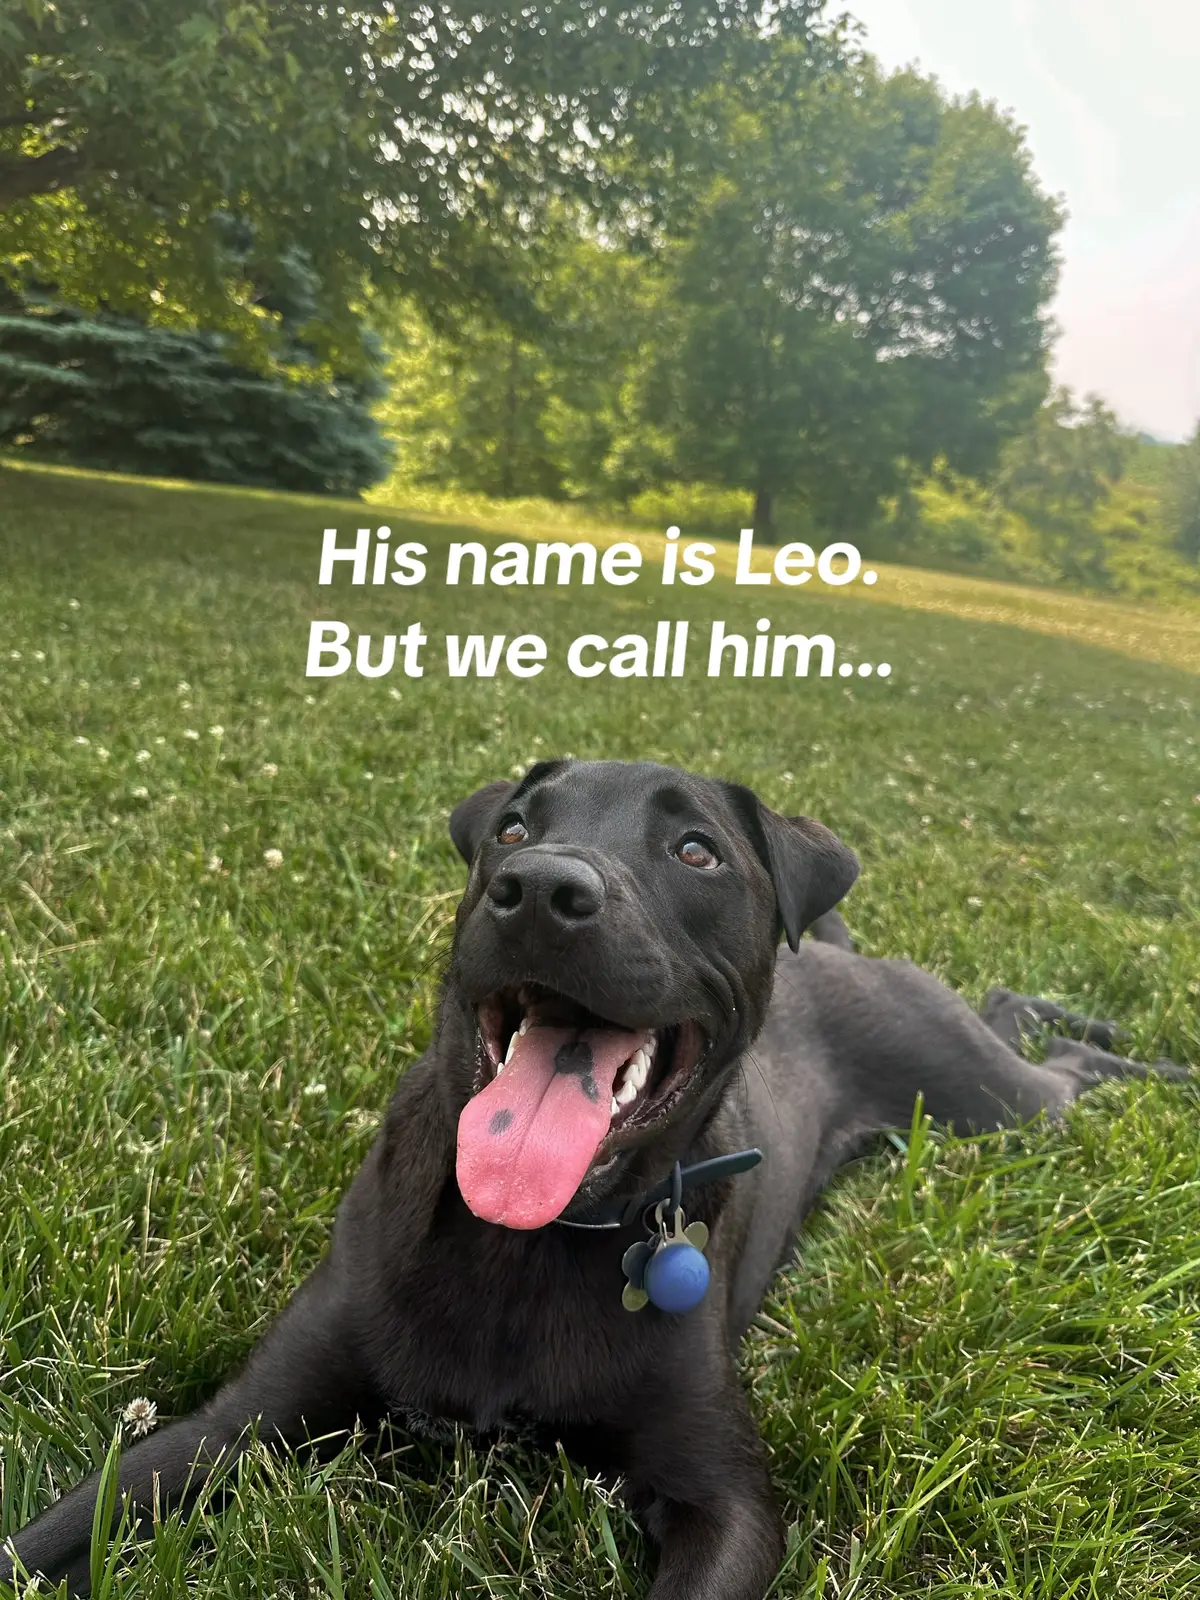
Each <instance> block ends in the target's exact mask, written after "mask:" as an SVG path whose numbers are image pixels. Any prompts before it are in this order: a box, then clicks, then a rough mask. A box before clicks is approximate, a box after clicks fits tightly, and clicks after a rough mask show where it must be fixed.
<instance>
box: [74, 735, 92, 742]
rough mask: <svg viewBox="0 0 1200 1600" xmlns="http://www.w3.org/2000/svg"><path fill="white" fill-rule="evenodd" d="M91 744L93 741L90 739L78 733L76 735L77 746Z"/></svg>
mask: <svg viewBox="0 0 1200 1600" xmlns="http://www.w3.org/2000/svg"><path fill="white" fill-rule="evenodd" d="M91 742H92V741H91V740H90V739H85V738H84V736H83V735H82V734H81V733H77V734H76V735H75V743H76V744H91Z"/></svg>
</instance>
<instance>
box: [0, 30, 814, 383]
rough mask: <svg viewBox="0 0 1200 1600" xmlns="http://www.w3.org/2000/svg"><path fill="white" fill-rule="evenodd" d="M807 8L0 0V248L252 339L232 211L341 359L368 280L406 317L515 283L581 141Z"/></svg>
mask: <svg viewBox="0 0 1200 1600" xmlns="http://www.w3.org/2000/svg"><path fill="white" fill-rule="evenodd" d="M811 9H812V0H782V3H773V4H771V5H769V6H768V5H762V6H761V7H760V4H759V0H616V3H611V4H610V3H604V0H520V3H519V4H513V3H505V0H434V3H424V0H422V3H412V0H407V3H405V0H367V3H365V4H363V5H360V6H355V7H353V8H351V7H341V6H331V5H325V4H320V3H314V0H55V3H53V4H52V3H50V0H27V3H26V4H25V5H24V6H21V7H17V6H9V7H6V8H4V10H3V12H2V13H0V263H3V262H7V263H8V264H9V267H10V269H12V270H16V269H18V268H19V269H21V271H22V272H23V273H24V275H25V276H26V277H28V278H32V279H35V280H38V281H41V282H45V283H52V284H54V285H55V287H56V288H57V290H58V292H59V293H60V294H61V295H62V296H63V297H64V298H66V299H68V300H70V301H72V302H74V303H76V304H78V305H80V306H84V307H91V308H95V307H104V308H106V309H109V310H112V311H117V312H135V313H138V314H141V315H143V316H146V315H150V316H153V317H155V318H156V319H157V320H160V321H171V320H184V321H191V322H193V323H194V322H199V323H202V324H204V325H206V326H208V327H216V326H225V327H229V328H232V329H235V330H236V331H237V332H238V333H239V334H240V335H241V336H242V337H243V338H244V339H245V340H246V341H247V342H248V343H249V344H253V343H254V339H255V337H256V336H257V337H259V338H261V336H262V335H263V333H264V331H265V329H266V328H267V327H269V319H264V318H263V317H262V316H261V312H259V314H258V315H257V316H256V315H255V313H256V311H258V310H259V308H257V307H256V304H255V301H254V297H253V294H252V293H250V292H248V291H247V288H246V285H245V284H244V283H242V282H240V281H238V280H236V279H234V280H231V279H230V278H229V277H228V276H227V274H226V272H225V270H224V268H225V264H226V263H225V259H224V256H223V254H222V250H221V241H220V238H219V237H216V236H214V232H213V228H212V222H213V219H214V218H215V217H220V216H223V215H225V214H227V213H230V212H232V213H233V214H235V215H237V216H238V217H240V218H243V219H245V220H247V221H248V222H249V223H251V224H252V225H253V227H254V230H255V237H256V240H257V250H258V251H259V252H260V254H261V257H262V258H263V259H264V260H266V261H268V262H269V261H275V260H278V259H279V258H280V257H282V256H283V255H284V254H285V253H286V252H287V251H288V250H292V249H299V250H301V251H303V252H304V253H305V255H306V256H307V258H308V260H309V261H310V263H311V266H312V268H313V271H314V272H315V274H316V277H317V279H318V280H319V282H320V284H321V285H322V290H321V304H320V307H319V312H320V315H319V317H318V318H317V319H316V322H315V324H314V330H315V331H314V333H313V337H314V338H316V339H319V340H320V341H321V342H322V343H323V344H324V345H325V347H326V350H327V353H330V354H333V353H335V352H336V351H337V349H338V347H339V344H340V345H341V346H342V354H345V351H346V350H347V349H350V350H353V349H354V347H355V343H356V337H357V332H356V329H355V327H354V324H353V318H352V316H351V314H350V312H351V308H352V307H353V306H354V305H355V303H356V302H357V301H359V300H360V298H361V294H362V288H363V283H364V280H365V279H367V278H374V279H375V280H376V281H386V282H388V283H390V284H393V285H399V286H402V287H403V288H405V289H406V290H408V291H410V292H412V293H413V294H414V295H416V296H417V297H418V298H419V299H420V300H421V302H422V304H423V305H424V306H425V307H426V309H427V310H431V311H432V310H436V308H437V307H438V306H439V305H441V304H445V303H449V302H454V303H462V302H468V303H470V302H472V301H482V300H485V299H491V300H492V301H493V302H494V301H496V300H497V299H499V298H500V297H501V296H502V295H503V293H504V292H505V288H506V285H507V291H508V292H509V293H510V294H511V295H513V296H519V294H520V282H519V273H515V274H508V275H507V277H506V273H505V270H504V249H503V246H504V244H505V243H506V241H511V240H512V239H513V238H514V237H519V236H520V235H521V234H522V232H523V231H526V230H527V229H528V227H529V224H530V220H531V214H532V213H533V212H535V211H536V209H537V207H538V205H539V203H540V201H541V199H542V198H543V197H544V196H546V195H547V194H550V193H553V192H566V191H571V190H573V191H575V192H589V193H591V192H593V191H594V190H595V189H596V187H597V186H598V185H600V186H603V184H604V183H606V182H607V183H610V184H611V182H612V181H613V175H614V172H613V169H607V168H605V167H604V166H603V164H601V163H599V162H598V161H597V159H596V155H597V152H598V151H599V150H601V149H603V148H605V147H613V146H615V145H617V144H619V143H621V142H622V141H626V142H628V141H631V140H633V141H636V140H639V139H641V140H642V141H643V142H644V143H646V145H647V146H648V147H649V146H655V147H663V146H665V145H666V144H669V143H670V138H671V135H670V133H669V126H670V118H669V117H664V115H663V111H662V102H663V101H664V100H666V99H670V98H671V97H673V96H681V95H682V96H686V95H687V94H689V93H691V92H692V91H693V90H694V89H696V88H697V87H698V86H699V85H701V84H702V83H704V82H705V81H707V80H709V79H710V78H711V76H712V75H713V73H714V72H717V71H719V70H720V66H721V62H722V59H723V57H724V55H725V53H726V52H727V51H728V50H729V49H731V48H734V47H735V46H738V45H739V44H743V45H748V44H752V43H753V42H754V41H755V40H757V39H759V38H760V37H762V36H763V34H764V32H769V33H770V34H771V35H772V36H773V37H775V36H778V37H787V36H794V37H795V36H803V35H804V33H805V32H806V30H807V27H808V21H809V14H810V11H811ZM760 10H761V12H762V15H760ZM768 17H769V26H768V24H767V18H768ZM251 266H253V263H251Z"/></svg>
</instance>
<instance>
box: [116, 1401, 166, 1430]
mask: <svg viewBox="0 0 1200 1600" xmlns="http://www.w3.org/2000/svg"><path fill="white" fill-rule="evenodd" d="M121 1421H122V1422H127V1423H128V1424H129V1426H130V1427H131V1428H132V1429H133V1434H134V1438H135V1439H136V1438H141V1437H142V1435H143V1434H147V1433H149V1432H150V1430H151V1428H153V1427H154V1426H155V1425H156V1424H157V1422H158V1407H157V1406H156V1405H155V1403H154V1401H153V1400H144V1399H142V1398H141V1396H140V1395H139V1396H138V1398H137V1399H136V1400H131V1401H130V1402H129V1404H128V1405H127V1406H126V1407H125V1409H124V1411H122V1413H121Z"/></svg>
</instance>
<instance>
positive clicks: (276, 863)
mask: <svg viewBox="0 0 1200 1600" xmlns="http://www.w3.org/2000/svg"><path fill="white" fill-rule="evenodd" d="M263 860H264V862H265V863H266V864H267V866H268V867H270V869H271V871H272V872H276V871H278V869H279V868H280V867H281V866H282V865H283V851H282V850H276V849H274V848H272V849H270V850H264V851H263Z"/></svg>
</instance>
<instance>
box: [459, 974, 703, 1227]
mask: <svg viewBox="0 0 1200 1600" xmlns="http://www.w3.org/2000/svg"><path fill="white" fill-rule="evenodd" d="M477 1017H478V1035H477V1050H476V1079H475V1093H474V1095H473V1097H472V1099H471V1100H469V1101H468V1102H467V1106H466V1108H465V1109H464V1111H463V1113H462V1116H461V1117H460V1119H459V1125H458V1183H459V1188H460V1190H461V1191H462V1194H463V1197H464V1199H465V1200H466V1202H467V1204H468V1205H469V1206H470V1208H471V1210H472V1211H474V1212H475V1214H476V1215H477V1216H480V1217H483V1218H485V1219H486V1220H487V1221H489V1222H498V1223H502V1224H503V1225H504V1226H506V1227H510V1228H541V1227H544V1226H545V1225H546V1224H547V1223H548V1222H552V1221H553V1220H554V1218H555V1217H557V1216H558V1215H559V1214H560V1213H561V1212H562V1211H563V1210H564V1209H565V1207H566V1206H567V1205H568V1204H569V1202H570V1200H571V1198H572V1196H573V1195H574V1194H575V1191H576V1190H577V1189H578V1187H579V1185H580V1183H581V1182H582V1181H583V1178H584V1176H585V1175H586V1173H587V1171H588V1168H589V1167H590V1166H592V1165H593V1164H595V1163H598V1162H603V1161H605V1160H607V1159H608V1158H609V1156H610V1155H611V1154H612V1153H613V1151H614V1150H616V1149H619V1148H620V1147H621V1145H623V1144H627V1143H632V1142H634V1141H635V1140H636V1138H637V1135H638V1133H639V1132H640V1131H641V1130H644V1129H646V1128H648V1127H651V1126H652V1125H654V1124H655V1123H657V1122H658V1121H660V1120H661V1119H662V1118H664V1117H666V1116H667V1115H668V1114H669V1113H670V1111H671V1110H672V1108H673V1107H674V1106H675V1105H676V1104H677V1103H678V1102H679V1100H680V1099H681V1098H682V1096H683V1095H684V1094H685V1093H686V1092H687V1088H688V1085H689V1083H690V1081H691V1078H692V1075H693V1073H694V1070H695V1068H696V1065H697V1063H698V1062H699V1060H700V1058H701V1055H702V1053H703V1048H704V1034H703V1033H702V1031H701V1029H700V1028H699V1027H698V1025H697V1024H695V1023H694V1022H682V1023H679V1024H678V1025H675V1026H671V1027H664V1028H646V1029H640V1030H635V1029H631V1028H628V1027H625V1026H622V1025H619V1024H617V1023H614V1022H611V1021H609V1020H608V1019H606V1018H605V1017H602V1016H599V1015H598V1014H597V1013H596V1012H594V1011H590V1010H588V1009H587V1008H586V1007H585V1006H583V1005H581V1004H579V1002H577V1001H575V1000H573V999H571V998H570V997H569V996H567V995H563V994H560V993H557V992H555V991H554V990H551V989H548V988H545V987H543V986H542V985H540V984H528V985H525V986H522V987H521V988H518V989H512V990H502V991H500V992H498V993H496V994H493V995H490V996H489V997H488V998H487V999H486V1000H484V1001H483V1002H482V1003H481V1004H480V1005H479V1006H478V1007H477Z"/></svg>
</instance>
